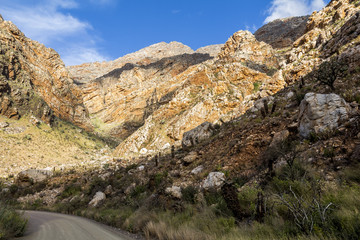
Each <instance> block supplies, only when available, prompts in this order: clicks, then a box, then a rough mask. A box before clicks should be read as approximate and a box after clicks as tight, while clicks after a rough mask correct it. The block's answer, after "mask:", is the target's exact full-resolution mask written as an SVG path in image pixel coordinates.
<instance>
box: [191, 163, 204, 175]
mask: <svg viewBox="0 0 360 240" xmlns="http://www.w3.org/2000/svg"><path fill="white" fill-rule="evenodd" d="M203 170H204V167H203V165H200V166H197V167H196V168H194V169H193V170H191V174H194V175H197V174H199V173H201V172H202V171H203Z"/></svg>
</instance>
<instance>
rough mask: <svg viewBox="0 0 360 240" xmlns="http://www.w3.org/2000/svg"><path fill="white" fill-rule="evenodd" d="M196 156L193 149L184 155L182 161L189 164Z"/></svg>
mask: <svg viewBox="0 0 360 240" xmlns="http://www.w3.org/2000/svg"><path fill="white" fill-rule="evenodd" d="M197 156H198V154H197V152H194V151H193V152H190V153H189V154H188V155H186V156H185V157H184V159H183V161H184V163H186V164H190V163H192V162H194V161H195V160H196V158H197Z"/></svg>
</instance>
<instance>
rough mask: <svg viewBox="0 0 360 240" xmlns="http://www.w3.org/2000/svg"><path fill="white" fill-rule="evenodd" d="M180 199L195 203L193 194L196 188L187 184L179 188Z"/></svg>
mask: <svg viewBox="0 0 360 240" xmlns="http://www.w3.org/2000/svg"><path fill="white" fill-rule="evenodd" d="M181 193H182V199H183V200H184V201H185V202H188V203H195V194H196V193H197V190H196V189H195V188H194V187H193V186H187V187H186V188H183V189H182V190H181Z"/></svg>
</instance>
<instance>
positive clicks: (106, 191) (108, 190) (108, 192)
mask: <svg viewBox="0 0 360 240" xmlns="http://www.w3.org/2000/svg"><path fill="white" fill-rule="evenodd" d="M104 193H105V194H106V195H108V196H109V195H111V194H112V193H113V187H112V186H111V185H108V186H107V187H106V188H105V192H104Z"/></svg>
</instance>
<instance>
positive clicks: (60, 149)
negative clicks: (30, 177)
mask: <svg viewBox="0 0 360 240" xmlns="http://www.w3.org/2000/svg"><path fill="white" fill-rule="evenodd" d="M0 122H8V123H9V124H10V126H9V127H10V128H16V127H25V128H26V129H25V131H24V132H21V133H13V134H12V133H7V132H6V131H2V130H0V146H1V148H0V177H5V178H6V177H8V176H9V175H10V176H12V175H16V174H17V173H18V172H20V171H22V170H26V169H29V168H39V169H44V168H47V167H49V168H51V169H53V168H54V167H55V168H56V169H60V168H65V167H67V168H71V167H76V166H81V165H83V163H85V164H88V163H89V161H91V160H94V161H95V160H98V158H99V156H96V155H97V152H98V151H99V149H101V148H103V147H104V146H105V143H103V142H101V141H100V140H98V139H96V138H93V137H91V136H90V135H88V134H86V133H84V132H82V131H81V130H80V129H79V128H77V127H74V126H73V125H71V124H69V123H66V122H62V121H60V122H59V124H58V125H57V126H56V127H54V128H50V127H49V126H47V125H46V124H41V125H39V126H34V125H32V124H30V122H29V118H28V117H23V118H22V119H20V120H18V121H17V120H11V119H7V118H5V117H2V116H0Z"/></svg>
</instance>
